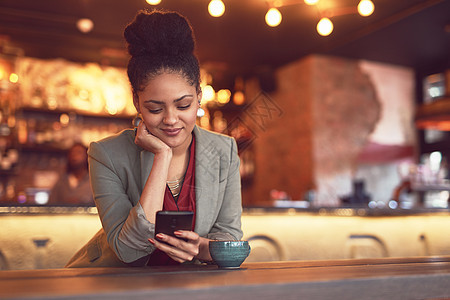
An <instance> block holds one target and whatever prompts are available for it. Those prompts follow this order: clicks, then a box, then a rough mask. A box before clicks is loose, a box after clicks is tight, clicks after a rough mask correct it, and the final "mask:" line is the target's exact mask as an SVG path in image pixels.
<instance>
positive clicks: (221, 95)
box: [217, 89, 231, 104]
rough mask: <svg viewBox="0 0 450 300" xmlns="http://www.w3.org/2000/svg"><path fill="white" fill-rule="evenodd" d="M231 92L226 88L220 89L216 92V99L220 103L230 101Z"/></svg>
mask: <svg viewBox="0 0 450 300" xmlns="http://www.w3.org/2000/svg"><path fill="white" fill-rule="evenodd" d="M230 97H231V92H230V90H228V89H222V90H219V91H218V92H217V101H218V102H219V103H221V104H226V103H228V102H230Z"/></svg>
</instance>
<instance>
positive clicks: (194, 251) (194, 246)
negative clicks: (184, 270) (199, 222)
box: [156, 233, 200, 256]
mask: <svg viewBox="0 0 450 300" xmlns="http://www.w3.org/2000/svg"><path fill="white" fill-rule="evenodd" d="M194 236H198V235H197V234H195V235H194ZM156 238H157V239H158V240H160V241H162V242H165V243H167V244H169V245H170V246H171V247H174V248H176V249H179V250H180V251H182V252H184V253H186V254H188V255H189V256H196V255H198V252H199V244H200V243H199V242H197V240H196V241H195V242H192V241H191V240H189V241H188V242H186V241H184V240H182V239H179V238H176V237H172V236H170V235H166V234H162V233H158V234H157V235H156Z"/></svg>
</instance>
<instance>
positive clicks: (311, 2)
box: [305, 0, 319, 5]
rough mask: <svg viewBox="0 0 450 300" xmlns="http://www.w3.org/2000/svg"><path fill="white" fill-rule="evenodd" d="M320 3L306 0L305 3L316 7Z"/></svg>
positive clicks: (315, 0) (314, 0)
mask: <svg viewBox="0 0 450 300" xmlns="http://www.w3.org/2000/svg"><path fill="white" fill-rule="evenodd" d="M317 2H319V0H305V3H306V4H308V5H315V4H317Z"/></svg>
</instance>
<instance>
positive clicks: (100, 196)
mask: <svg viewBox="0 0 450 300" xmlns="http://www.w3.org/2000/svg"><path fill="white" fill-rule="evenodd" d="M111 148H114V147H109V146H105V145H103V144H102V143H96V142H94V143H91V145H90V147H89V151H88V154H89V174H90V178H91V186H92V190H93V194H94V200H95V203H96V206H97V209H98V213H99V217H100V220H101V222H102V226H103V229H104V231H105V233H106V237H107V241H108V244H109V245H110V247H111V248H112V249H113V250H114V252H115V253H116V255H117V257H118V258H119V259H120V260H122V261H123V262H125V263H130V262H134V261H136V260H138V259H139V258H142V257H144V256H147V255H148V254H150V253H151V252H153V251H154V249H155V247H154V246H153V245H151V244H150V243H149V242H148V239H149V238H152V237H153V236H154V224H152V223H150V222H149V221H148V220H147V219H146V217H145V213H144V210H143V209H142V207H141V205H140V204H139V202H138V201H137V204H136V205H134V206H133V202H132V201H131V199H130V195H129V193H130V191H129V190H136V191H135V192H136V193H138V191H137V188H134V189H133V188H130V185H129V182H128V181H136V179H135V178H132V175H131V173H132V172H131V171H130V172H128V173H127V172H126V169H125V168H122V167H118V166H117V164H118V161H119V160H118V159H117V157H116V156H117V153H114V152H111ZM112 157H114V159H112ZM121 159H122V160H126V159H127V158H126V157H122V158H121Z"/></svg>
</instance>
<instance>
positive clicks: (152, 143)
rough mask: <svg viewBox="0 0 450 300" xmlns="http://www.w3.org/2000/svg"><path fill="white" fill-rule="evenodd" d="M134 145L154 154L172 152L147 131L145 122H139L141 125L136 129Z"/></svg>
mask: <svg viewBox="0 0 450 300" xmlns="http://www.w3.org/2000/svg"><path fill="white" fill-rule="evenodd" d="M134 143H135V144H136V145H138V146H140V147H142V148H144V149H145V150H147V151H150V152H153V153H154V154H158V153H164V152H168V151H171V148H170V147H169V146H167V145H166V144H165V143H164V142H163V141H161V140H160V139H159V138H157V137H156V136H154V135H153V134H151V133H150V132H149V131H148V130H147V127H146V126H145V124H144V122H143V121H141V122H139V125H138V127H137V128H136V138H135V139H134Z"/></svg>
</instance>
